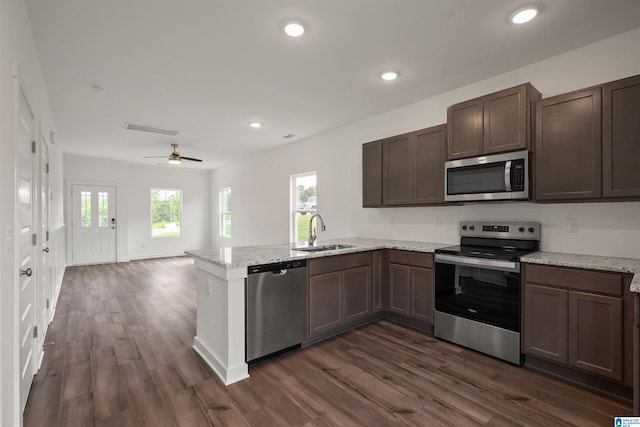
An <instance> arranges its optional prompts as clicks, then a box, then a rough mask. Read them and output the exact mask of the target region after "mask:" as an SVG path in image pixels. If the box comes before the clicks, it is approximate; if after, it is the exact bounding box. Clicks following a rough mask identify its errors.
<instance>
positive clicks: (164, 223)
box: [151, 188, 182, 237]
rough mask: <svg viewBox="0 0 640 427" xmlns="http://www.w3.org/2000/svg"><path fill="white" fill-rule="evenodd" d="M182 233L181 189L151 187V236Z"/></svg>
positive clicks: (178, 234)
mask: <svg viewBox="0 0 640 427" xmlns="http://www.w3.org/2000/svg"><path fill="white" fill-rule="evenodd" d="M181 233H182V190H175V189H166V188H152V189H151V237H166V236H180V235H181Z"/></svg>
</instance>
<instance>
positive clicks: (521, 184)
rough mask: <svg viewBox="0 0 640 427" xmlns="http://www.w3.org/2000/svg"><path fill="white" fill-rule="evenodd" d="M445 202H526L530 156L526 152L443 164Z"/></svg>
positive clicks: (527, 197)
mask: <svg viewBox="0 0 640 427" xmlns="http://www.w3.org/2000/svg"><path fill="white" fill-rule="evenodd" d="M444 166H445V167H444V190H445V192H444V200H445V201H448V202H469V201H483V200H487V201H488V200H528V199H529V152H528V151H527V150H523V151H515V152H512V153H504V154H495V155H490V156H482V157H473V158H469V159H460V160H451V161H449V162H446V163H445V164H444Z"/></svg>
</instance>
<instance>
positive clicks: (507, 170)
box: [504, 160, 511, 193]
mask: <svg viewBox="0 0 640 427" xmlns="http://www.w3.org/2000/svg"><path fill="white" fill-rule="evenodd" d="M504 186H505V189H506V191H507V193H509V192H511V160H507V161H506V162H505V165H504Z"/></svg>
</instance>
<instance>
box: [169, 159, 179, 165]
mask: <svg viewBox="0 0 640 427" xmlns="http://www.w3.org/2000/svg"><path fill="white" fill-rule="evenodd" d="M180 163H182V161H181V160H180V159H179V158H175V157H169V164H170V165H179V164H180Z"/></svg>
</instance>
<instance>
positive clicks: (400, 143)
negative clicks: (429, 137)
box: [382, 133, 415, 206]
mask: <svg viewBox="0 0 640 427" xmlns="http://www.w3.org/2000/svg"><path fill="white" fill-rule="evenodd" d="M414 145H415V135H413V134H411V133H406V134H404V135H398V136H395V137H393V138H388V139H385V140H384V141H382V202H383V204H384V205H385V206H389V205H409V204H411V203H412V202H413V175H412V173H411V172H412V171H411V169H412V168H411V163H412V158H413V151H414V150H413V147H414Z"/></svg>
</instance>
